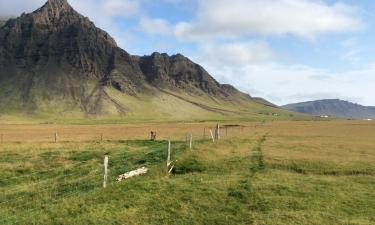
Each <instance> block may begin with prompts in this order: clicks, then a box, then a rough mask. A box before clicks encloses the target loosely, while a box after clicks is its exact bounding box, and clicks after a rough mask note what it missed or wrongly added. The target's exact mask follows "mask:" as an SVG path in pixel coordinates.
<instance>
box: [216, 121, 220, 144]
mask: <svg viewBox="0 0 375 225" xmlns="http://www.w3.org/2000/svg"><path fill="white" fill-rule="evenodd" d="M215 139H216V140H219V139H220V125H219V124H217V125H216V129H215Z"/></svg>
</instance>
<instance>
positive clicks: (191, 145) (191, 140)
mask: <svg viewBox="0 0 375 225" xmlns="http://www.w3.org/2000/svg"><path fill="white" fill-rule="evenodd" d="M189 147H190V149H192V148H193V134H192V133H190V144H189Z"/></svg>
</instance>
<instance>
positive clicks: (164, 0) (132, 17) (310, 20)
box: [0, 0, 375, 105]
mask: <svg viewBox="0 0 375 225" xmlns="http://www.w3.org/2000/svg"><path fill="white" fill-rule="evenodd" d="M43 2H44V0H0V16H1V17H9V16H15V15H18V14H20V13H22V12H24V11H26V12H30V11H32V10H33V9H36V8H37V7H39V6H41V5H42V4H43ZM69 2H70V3H71V4H72V5H73V7H75V8H76V9H77V11H79V12H81V13H82V14H84V15H86V16H88V17H89V18H90V19H91V20H93V21H94V22H95V24H96V25H98V26H99V27H101V28H102V29H105V30H106V31H108V32H109V33H110V34H111V35H112V36H113V37H114V38H115V39H116V41H117V43H118V44H119V46H121V47H122V48H124V49H125V50H127V51H128V52H129V53H130V54H137V55H148V54H151V53H152V52H154V51H159V52H166V53H169V54H175V53H182V54H184V55H186V56H188V57H190V58H191V59H193V60H194V61H195V62H197V63H199V64H201V65H202V66H204V67H205V68H206V69H207V70H208V71H209V72H210V73H211V74H212V75H213V76H214V77H215V78H216V79H217V80H218V81H220V82H223V83H230V84H232V85H234V86H236V87H237V88H239V89H240V90H242V91H244V92H248V93H250V94H251V95H253V96H260V97H264V98H266V99H268V100H270V101H272V102H274V103H276V104H280V105H281V104H286V103H292V102H299V101H307V100H315V99H324V98H340V99H344V100H349V101H353V102H357V103H360V104H364V105H375V98H374V97H373V96H375V91H374V89H375V88H374V87H373V86H374V84H375V54H374V52H375V43H374V41H373V40H375V24H374V21H375V2H374V1H371V0H341V1H337V0H326V1H324V0H70V1H69ZM98 12H100V13H98Z"/></svg>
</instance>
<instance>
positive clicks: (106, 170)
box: [103, 155, 108, 188]
mask: <svg viewBox="0 0 375 225" xmlns="http://www.w3.org/2000/svg"><path fill="white" fill-rule="evenodd" d="M107 180H108V155H106V156H104V181H103V188H106V187H107Z"/></svg>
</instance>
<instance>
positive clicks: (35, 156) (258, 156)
mask: <svg viewBox="0 0 375 225" xmlns="http://www.w3.org/2000/svg"><path fill="white" fill-rule="evenodd" d="M274 139H277V137H276V136H275V135H272V134H267V135H266V132H259V133H258V134H257V135H254V136H252V137H248V138H231V139H227V140H221V141H220V143H212V142H210V141H197V142H195V143H194V147H193V149H192V150H189V149H188V147H187V144H186V143H185V142H172V160H177V162H176V163H175V169H174V171H173V173H172V174H171V175H169V176H168V175H167V174H166V149H167V142H166V141H158V142H151V141H142V140H138V141H111V142H110V141H108V142H103V143H99V142H81V143H68V142H67V143H63V144H59V145H54V144H48V145H40V146H38V145H36V144H30V145H31V147H30V148H27V146H26V147H25V146H23V144H12V145H9V146H7V147H6V148H2V149H1V151H0V168H1V170H0V193H1V194H0V224H46V225H48V224H69V225H70V224H163V225H164V224H189V225H190V224H345V225H348V224H353V225H354V224H358V225H359V224H361V225H365V224H374V223H375V216H374V215H375V193H374V191H373V190H374V187H375V179H374V176H373V175H374V171H375V169H374V168H373V167H371V166H368V167H366V171H368V173H353V174H350V173H345V172H340V173H327V172H329V171H338V169H337V167H338V165H340V167H341V170H340V171H352V170H353V168H356V167H353V164H345V163H344V164H337V163H334V162H331V163H329V162H325V163H326V164H321V162H319V161H314V160H310V161H309V162H306V161H304V160H299V159H297V158H295V159H293V160H284V161H282V162H280V161H278V160H276V158H274V156H273V155H269V148H271V147H272V146H273V145H274V144H277V143H278V142H277V141H274ZM25 149H28V150H27V151H25ZM105 154H108V155H109V158H110V164H109V168H110V179H109V185H108V188H106V189H103V188H102V161H103V156H104V155H105ZM346 165H347V166H348V167H346ZM142 166H146V167H148V168H150V171H149V173H148V174H147V175H145V176H141V177H135V178H132V179H130V180H127V181H123V182H121V183H117V182H116V181H115V178H116V176H117V175H119V174H122V173H124V172H127V171H129V170H132V169H136V168H139V167H142ZM362 169H363V168H362V167H358V168H357V170H360V171H363V170H362Z"/></svg>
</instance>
